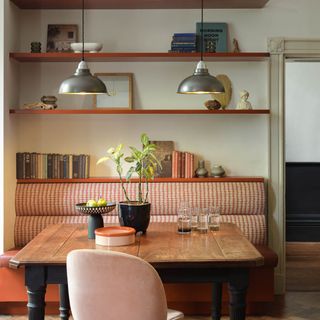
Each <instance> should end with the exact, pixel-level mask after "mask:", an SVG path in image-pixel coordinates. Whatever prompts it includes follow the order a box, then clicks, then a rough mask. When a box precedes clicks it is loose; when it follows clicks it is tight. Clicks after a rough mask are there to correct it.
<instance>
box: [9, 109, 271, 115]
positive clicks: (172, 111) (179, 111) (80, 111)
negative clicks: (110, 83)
mask: <svg viewBox="0 0 320 320" xmlns="http://www.w3.org/2000/svg"><path fill="white" fill-rule="evenodd" d="M10 113H11V114H45V115H57V114H74V115H75V114H145V115H148V114H151V115H152V114H163V115H165V114H216V115H223V114H239V115H241V114H269V113H270V110H269V109H254V110H235V109H227V110H202V109H201V110H188V109H153V110H151V109H150V110H146V109H144V110H142V109H140V110H111V109H77V110H74V109H72V110H68V109H64V110H63V109H55V110H23V109H10Z"/></svg>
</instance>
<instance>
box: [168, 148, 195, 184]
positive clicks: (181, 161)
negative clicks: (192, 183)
mask: <svg viewBox="0 0 320 320" xmlns="http://www.w3.org/2000/svg"><path fill="white" fill-rule="evenodd" d="M193 168H194V155H193V154H192V153H190V152H183V151H177V150H174V151H173V152H172V178H193V176H194V170H193Z"/></svg>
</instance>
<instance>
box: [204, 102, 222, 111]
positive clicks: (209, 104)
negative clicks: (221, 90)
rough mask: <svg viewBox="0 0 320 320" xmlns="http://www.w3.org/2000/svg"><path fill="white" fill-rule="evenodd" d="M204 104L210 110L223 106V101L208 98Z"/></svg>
mask: <svg viewBox="0 0 320 320" xmlns="http://www.w3.org/2000/svg"><path fill="white" fill-rule="evenodd" d="M204 106H205V107H206V108H207V109H208V110H218V109H220V108H221V103H220V102H219V101H218V100H207V101H206V102H205V103H204Z"/></svg>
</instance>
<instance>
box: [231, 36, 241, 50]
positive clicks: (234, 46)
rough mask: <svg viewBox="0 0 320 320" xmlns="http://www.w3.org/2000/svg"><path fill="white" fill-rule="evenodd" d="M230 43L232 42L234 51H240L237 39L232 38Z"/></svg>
mask: <svg viewBox="0 0 320 320" xmlns="http://www.w3.org/2000/svg"><path fill="white" fill-rule="evenodd" d="M232 43H233V52H234V53H238V52H240V48H239V43H238V40H237V39H235V38H233V42H232Z"/></svg>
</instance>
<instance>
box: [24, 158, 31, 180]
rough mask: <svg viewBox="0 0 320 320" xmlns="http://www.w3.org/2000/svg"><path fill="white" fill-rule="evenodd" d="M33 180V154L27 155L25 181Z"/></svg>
mask: <svg viewBox="0 0 320 320" xmlns="http://www.w3.org/2000/svg"><path fill="white" fill-rule="evenodd" d="M30 178H31V154H30V153H29V152H26V153H25V179H30Z"/></svg>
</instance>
